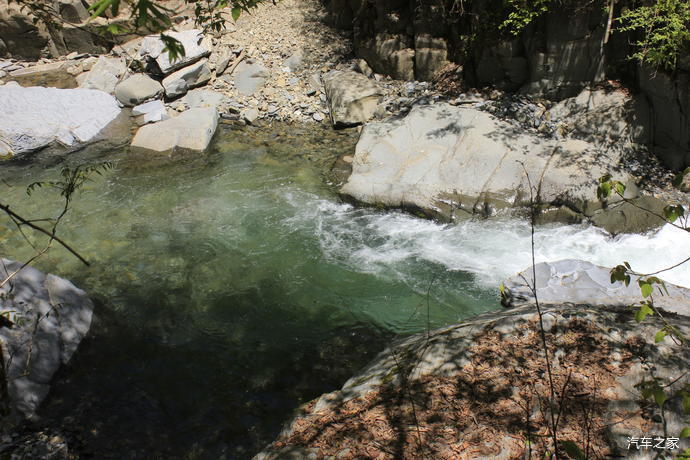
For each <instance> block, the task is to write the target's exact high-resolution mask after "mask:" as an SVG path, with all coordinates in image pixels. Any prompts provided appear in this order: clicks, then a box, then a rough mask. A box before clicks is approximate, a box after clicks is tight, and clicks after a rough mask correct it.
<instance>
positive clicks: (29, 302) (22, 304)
mask: <svg viewBox="0 0 690 460" xmlns="http://www.w3.org/2000/svg"><path fill="white" fill-rule="evenodd" d="M21 265H22V264H21V263H20V262H14V261H11V260H7V259H2V263H0V278H2V279H5V278H6V277H7V276H8V274H9V273H13V272H15V271H16V270H18V269H19V268H20V267H21ZM10 293H11V294H10ZM8 310H9V311H12V314H11V315H10V320H11V321H13V322H14V323H15V325H14V326H13V327H12V328H11V329H10V328H0V342H2V349H3V350H2V351H3V355H4V359H5V363H6V365H7V377H8V381H9V385H8V390H9V394H10V405H11V409H12V411H13V413H14V414H15V415H17V416H23V417H30V416H32V415H33V414H34V413H35V411H36V409H37V408H38V406H39V405H40V404H41V402H42V401H43V399H44V398H45V397H46V395H47V394H48V390H49V389H50V381H51V379H52V377H53V374H55V372H56V371H57V370H58V368H59V367H60V366H61V365H62V364H67V363H68V362H69V360H70V358H71V357H72V355H73V354H74V352H75V351H76V349H77V347H78V346H79V343H80V342H81V340H82V339H83V338H84V336H85V335H86V334H87V332H88V331H89V328H90V326H91V318H92V314H93V303H92V302H91V300H89V298H88V297H87V296H86V293H85V292H84V291H82V290H81V289H78V288H77V287H75V286H74V285H73V284H72V283H70V282H69V281H67V280H65V279H62V278H60V277H57V276H55V275H45V274H44V273H42V272H40V271H38V270H36V269H35V268H33V267H30V266H29V267H25V268H24V269H22V270H21V271H19V272H18V273H17V274H16V275H15V276H14V277H13V278H12V280H11V281H10V282H9V283H8V284H6V285H5V286H3V287H2V288H0V311H8ZM36 324H37V326H36ZM34 328H35V330H34Z"/></svg>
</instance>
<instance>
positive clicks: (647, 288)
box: [637, 280, 654, 299]
mask: <svg viewBox="0 0 690 460" xmlns="http://www.w3.org/2000/svg"><path fill="white" fill-rule="evenodd" d="M637 283H638V284H639V285H640V292H642V297H644V298H645V299H646V298H647V297H649V296H650V295H652V292H654V288H653V287H652V285H651V284H649V283H646V282H644V281H642V280H638V281H637Z"/></svg>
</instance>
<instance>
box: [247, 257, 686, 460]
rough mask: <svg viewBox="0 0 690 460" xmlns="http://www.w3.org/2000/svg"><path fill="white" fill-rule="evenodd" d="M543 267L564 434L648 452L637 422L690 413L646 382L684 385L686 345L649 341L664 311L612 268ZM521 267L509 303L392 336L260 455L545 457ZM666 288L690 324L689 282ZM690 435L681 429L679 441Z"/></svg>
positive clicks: (534, 336)
mask: <svg viewBox="0 0 690 460" xmlns="http://www.w3.org/2000/svg"><path fill="white" fill-rule="evenodd" d="M537 272H538V279H537V283H538V284H537V286H538V293H539V296H540V297H542V299H543V303H542V308H543V311H544V321H545V330H546V334H547V335H546V337H547V340H548V342H549V344H550V346H551V347H552V348H551V353H552V355H551V361H552V363H551V366H552V372H553V375H554V379H555V382H556V386H557V388H558V391H559V395H560V396H559V398H560V399H559V401H561V402H560V403H559V404H561V405H562V407H563V408H564V409H565V410H564V411H563V412H562V413H561V420H560V425H559V426H560V429H559V437H560V438H561V439H562V440H569V441H572V442H574V443H575V444H576V445H579V446H581V447H582V448H583V449H584V446H587V449H589V455H591V456H592V457H596V458H604V457H608V456H614V457H615V456H625V457H626V458H639V459H642V458H652V457H653V455H654V454H653V453H650V451H646V450H644V449H642V450H636V449H634V448H633V450H631V448H630V446H629V443H628V440H629V439H630V438H631V437H635V436H637V435H638V434H639V433H655V434H657V433H675V432H680V430H681V429H682V427H683V426H684V420H685V415H684V413H683V409H682V407H681V401H680V398H675V399H674V400H673V401H672V402H669V403H668V404H667V405H666V406H665V412H664V414H663V418H662V414H661V412H660V411H659V408H658V407H655V406H652V405H650V404H647V403H646V402H645V401H644V400H643V399H642V398H640V390H639V384H640V382H644V381H648V380H649V379H652V378H662V379H671V380H674V379H676V378H678V379H679V380H677V381H674V383H673V385H674V386H673V388H676V389H677V388H681V387H682V386H683V385H684V384H685V382H687V371H688V363H689V362H690V355H688V351H687V349H682V350H679V348H678V347H677V346H676V345H675V344H674V343H673V341H672V340H670V339H669V338H666V339H664V340H662V341H661V342H660V343H657V345H656V346H655V347H651V346H647V345H645V344H647V343H648V342H649V341H650V340H651V338H652V337H653V336H654V335H655V333H656V332H657V331H658V329H659V328H662V327H663V322H662V321H661V320H660V319H659V318H658V317H656V318H655V319H653V320H650V321H646V322H644V323H642V324H639V323H637V322H636V321H635V320H634V318H633V314H632V312H631V311H630V309H629V308H628V307H627V305H625V300H628V299H625V298H620V299H619V298H618V295H617V294H620V292H619V293H617V294H615V295H612V294H614V292H613V291H612V289H613V290H615V289H619V288H615V287H614V288H611V287H609V286H610V285H609V283H608V282H606V283H604V282H602V281H601V280H602V279H604V278H608V274H609V271H608V269H605V268H603V267H597V266H593V265H591V264H584V265H583V264H582V263H580V262H579V261H559V262H556V263H554V264H539V266H538V269H537ZM526 273H527V275H526V276H520V275H517V276H515V277H514V278H512V279H510V280H508V281H506V285H507V286H508V288H507V289H506V303H507V305H511V306H512V307H511V308H509V309H507V310H504V311H499V312H493V313H487V314H484V315H480V316H477V317H475V318H472V319H471V320H469V321H467V322H464V323H460V324H457V325H453V326H450V327H446V328H441V329H438V330H434V331H429V332H428V333H422V334H417V335H414V336H411V337H408V338H405V339H402V340H399V341H398V342H397V343H394V344H392V345H391V346H390V347H389V348H388V349H387V350H385V351H383V352H382V353H381V354H380V355H379V356H378V357H377V358H376V359H375V360H374V361H373V362H372V363H371V364H370V365H369V366H367V367H366V368H365V369H363V370H362V371H361V372H360V373H359V374H358V375H355V376H353V377H352V378H351V379H350V380H348V381H347V382H346V383H345V385H344V386H343V388H342V389H341V390H338V391H335V392H332V393H328V394H324V395H322V396H321V397H320V398H318V399H316V400H314V401H311V402H309V403H306V404H305V405H303V406H302V407H301V408H300V409H299V410H298V411H297V414H296V415H295V417H294V418H293V419H292V420H290V421H289V422H288V423H286V425H285V427H284V429H283V431H282V432H281V434H280V435H279V437H278V439H277V440H276V441H275V442H273V443H272V444H271V445H270V446H268V447H267V448H266V449H265V450H264V451H263V452H261V453H259V454H257V455H256V456H255V457H254V459H255V460H277V459H282V458H314V459H354V458H361V457H367V458H381V459H388V458H390V459H393V458H408V457H412V458H417V457H420V458H421V457H431V458H439V459H449V460H450V459H470V458H473V459H478V458H481V459H485V458H486V459H489V458H492V459H494V458H505V459H508V458H517V457H522V456H524V455H525V452H526V451H527V450H530V452H532V454H535V455H538V454H539V453H540V452H542V451H543V449H544V446H543V441H541V437H542V436H543V437H547V436H548V433H547V431H546V426H547V419H546V413H545V409H544V408H543V407H542V406H541V405H542V404H543V402H544V401H545V398H546V397H547V393H548V383H547V380H546V368H545V366H544V358H543V355H542V354H541V352H540V350H541V345H540V344H539V328H538V316H537V313H536V310H535V307H534V301H533V298H532V300H531V301H530V300H529V299H526V298H525V297H524V296H521V295H520V294H518V293H519V292H522V291H524V290H528V289H527V287H526V283H527V282H529V283H530V284H531V283H532V278H531V270H527V271H526ZM597 281H599V282H597ZM556 285H559V287H558V288H556ZM670 289H671V290H673V292H674V294H672V295H671V296H670V298H669V299H667V300H668V302H667V304H666V306H668V307H670V310H668V311H666V312H665V313H664V315H665V316H666V317H667V318H669V319H671V321H673V324H674V325H676V326H677V327H678V328H679V330H682V331H684V332H683V333H684V334H687V333H688V332H690V290H688V289H683V288H678V287H674V286H670ZM619 290H620V289H619ZM566 298H567V299H570V301H569V302H564V299H566ZM515 305H519V306H515ZM530 430H533V431H530ZM528 439H530V440H531V443H532V444H530V445H529V446H528V444H527V440H528ZM688 446H690V442H688V440H687V439H683V440H681V441H680V445H679V447H677V449H685V448H687V447H688Z"/></svg>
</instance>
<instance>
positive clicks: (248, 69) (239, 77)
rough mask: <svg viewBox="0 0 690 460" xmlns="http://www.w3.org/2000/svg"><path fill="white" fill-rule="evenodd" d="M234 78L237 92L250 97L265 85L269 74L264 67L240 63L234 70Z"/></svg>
mask: <svg viewBox="0 0 690 460" xmlns="http://www.w3.org/2000/svg"><path fill="white" fill-rule="evenodd" d="M234 76H235V88H237V91H239V93H240V94H243V95H245V96H250V95H252V94H254V93H255V92H256V91H257V90H258V89H259V88H261V87H262V86H263V85H264V83H266V79H267V78H268V77H269V76H270V74H269V73H268V70H267V69H266V68H265V67H263V66H261V65H259V64H254V63H249V62H241V63H240V64H239V65H238V66H237V68H236V69H235V72H234Z"/></svg>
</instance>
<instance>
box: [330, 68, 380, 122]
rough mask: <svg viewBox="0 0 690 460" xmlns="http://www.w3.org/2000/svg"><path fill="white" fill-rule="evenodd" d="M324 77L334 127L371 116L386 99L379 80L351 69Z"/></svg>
mask: <svg viewBox="0 0 690 460" xmlns="http://www.w3.org/2000/svg"><path fill="white" fill-rule="evenodd" d="M322 80H323V86H324V91H325V92H326V97H327V98H328V106H329V108H330V112H331V121H332V122H333V125H334V126H352V125H357V124H360V123H364V122H365V121H367V120H369V119H371V118H372V117H373V116H374V112H376V108H377V106H378V104H379V102H381V99H382V98H383V92H382V91H381V88H379V86H378V85H377V84H376V83H375V82H373V81H372V80H369V79H368V78H367V77H365V76H364V75H362V74H361V73H357V72H353V71H351V70H348V71H333V72H329V73H327V74H326V75H324V76H323V77H322Z"/></svg>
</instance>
